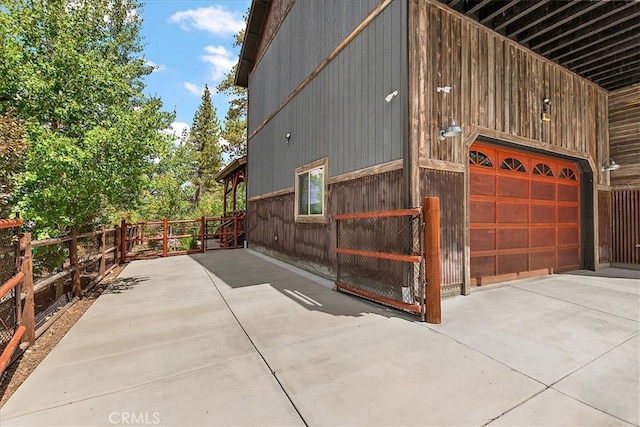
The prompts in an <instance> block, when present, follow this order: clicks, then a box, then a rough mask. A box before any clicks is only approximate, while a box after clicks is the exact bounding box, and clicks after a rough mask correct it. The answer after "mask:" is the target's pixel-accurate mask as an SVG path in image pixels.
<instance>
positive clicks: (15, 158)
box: [0, 110, 27, 219]
mask: <svg viewBox="0 0 640 427" xmlns="http://www.w3.org/2000/svg"><path fill="white" fill-rule="evenodd" d="M26 148H27V145H26V142H25V140H24V129H23V125H22V122H20V121H19V120H17V119H16V118H15V117H14V115H13V111H11V110H10V111H8V112H7V113H6V114H5V115H3V116H0V219H2V218H7V217H8V216H9V214H10V213H11V208H12V204H11V202H12V194H13V190H14V187H15V182H16V175H17V174H18V172H20V171H21V170H22V165H23V161H24V151H25V150H26Z"/></svg>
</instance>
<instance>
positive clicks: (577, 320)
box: [429, 276, 639, 385]
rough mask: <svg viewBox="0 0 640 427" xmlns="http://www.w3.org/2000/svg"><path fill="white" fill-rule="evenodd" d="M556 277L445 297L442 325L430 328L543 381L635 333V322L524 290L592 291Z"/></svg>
mask: <svg viewBox="0 0 640 427" xmlns="http://www.w3.org/2000/svg"><path fill="white" fill-rule="evenodd" d="M557 279H558V276H548V277H545V278H536V279H528V280H524V281H518V282H515V283H514V284H513V285H512V286H502V287H497V288H490V289H487V290H481V291H476V292H473V293H472V294H471V295H470V296H468V297H465V298H454V299H450V300H446V301H444V302H443V308H442V311H443V313H444V315H443V320H442V324H441V325H429V327H430V328H432V329H433V330H436V331H439V332H441V333H443V334H445V335H447V336H449V337H451V338H453V339H455V340H457V341H459V342H461V343H464V344H465V345H468V346H470V347H472V348H474V349H476V350H478V351H480V352H482V353H483V354H486V355H487V356H489V357H491V358H493V359H495V360H498V361H500V362H502V363H504V364H505V365H507V366H510V367H512V368H513V369H516V370H517V371H519V372H522V373H523V374H525V375H528V376H530V377H532V378H534V379H536V380H538V381H540V382H542V383H544V384H547V385H551V384H553V383H555V382H556V381H558V380H560V379H562V378H564V377H565V376H567V375H569V374H571V373H572V372H574V371H575V370H577V369H579V368H581V367H582V366H584V365H585V364H587V363H589V362H591V361H592V360H594V359H595V358H597V357H599V356H600V355H602V354H603V353H605V352H607V351H608V350H610V349H611V348H613V347H616V346H618V345H620V344H621V343H623V342H625V341H627V340H628V339H629V338H631V337H633V336H635V335H637V334H638V331H639V325H638V322H637V321H632V320H628V319H627V318H624V317H620V316H617V315H613V314H609V313H605V312H602V311H599V310H594V309H590V308H589V307H584V306H581V305H579V304H575V303H573V302H567V301H564V300H562V299H558V298H556V297H549V296H546V295H543V294H541V293H537V292H532V291H529V290H528V289H529V287H531V288H532V289H538V288H540V289H545V288H546V286H547V285H548V286H555V285H553V284H557V286H564V287H567V288H569V290H567V291H564V292H575V293H576V294H578V293H579V292H590V291H592V290H593V289H594V287H591V288H589V287H581V285H582V284H581V283H579V282H577V283H575V282H571V283H566V282H565V281H564V279H562V281H560V282H558V281H557ZM551 283H553V284H551ZM523 288H524V289H523ZM597 293H600V292H599V289H598V292H597ZM612 294H613V299H617V293H616V292H615V291H613V292H612ZM607 295H608V294H607ZM601 297H603V295H602V294H601ZM583 299H585V298H584V297H583ZM636 310H638V309H637V308H636Z"/></svg>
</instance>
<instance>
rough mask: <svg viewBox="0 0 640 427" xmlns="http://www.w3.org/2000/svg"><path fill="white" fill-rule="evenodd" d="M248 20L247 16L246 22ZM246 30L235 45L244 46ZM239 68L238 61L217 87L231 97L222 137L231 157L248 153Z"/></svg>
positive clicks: (243, 94) (238, 156) (237, 38)
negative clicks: (237, 80) (237, 82)
mask: <svg viewBox="0 0 640 427" xmlns="http://www.w3.org/2000/svg"><path fill="white" fill-rule="evenodd" d="M246 20H247V17H246V16H245V22H246ZM244 32H245V30H244V29H243V30H241V31H240V32H239V33H238V34H236V36H235V41H234V46H242V42H243V41H244ZM237 69H238V64H237V63H236V65H234V66H233V68H232V69H231V70H230V71H229V72H228V73H227V74H226V75H225V78H224V80H222V82H220V84H218V87H217V88H216V89H217V91H218V93H223V94H225V95H227V96H228V97H229V99H230V101H229V110H228V111H227V114H226V116H225V124H224V129H223V131H222V137H223V138H224V139H225V140H226V141H227V142H228V145H225V147H224V149H225V152H226V153H227V154H229V156H230V157H231V159H237V158H240V157H243V156H246V155H247V90H246V89H245V88H243V87H240V86H236V85H235V83H234V82H235V76H236V71H237Z"/></svg>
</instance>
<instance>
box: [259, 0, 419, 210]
mask: <svg viewBox="0 0 640 427" xmlns="http://www.w3.org/2000/svg"><path fill="white" fill-rule="evenodd" d="M301 3H302V2H301ZM304 3H305V4H304V5H305V7H306V8H310V9H313V10H316V11H318V13H320V15H321V16H323V17H325V18H323V20H326V19H329V18H326V16H329V15H330V12H331V13H333V14H334V15H335V19H336V20H337V21H340V19H341V17H340V16H341V15H342V14H344V13H347V12H349V10H350V8H351V7H352V6H346V5H345V4H346V3H350V2H339V5H340V7H338V6H337V5H336V4H334V2H311V3H310V4H308V3H307V2H306V1H305V2H304ZM343 3H344V4H343ZM376 4H378V2H376ZM297 6H302V4H300V5H299V4H298V2H296V3H295V4H294V6H293V7H292V8H291V11H290V12H289V14H288V15H287V18H286V19H285V21H284V22H283V24H282V26H281V30H280V32H282V31H284V29H285V28H286V26H287V25H293V24H287V23H288V21H289V20H294V19H296V16H298V15H297V14H296V13H298V14H302V12H296V7H297ZM324 9H326V10H324ZM357 12H358V13H356V12H350V13H355V14H356V15H357V16H358V17H359V18H360V17H361V12H360V9H358V10H357ZM304 16H307V13H305V14H304ZM345 19H346V18H345ZM347 22H349V25H353V26H357V24H358V23H357V22H356V23H355V24H353V22H355V21H353V19H347ZM405 22H406V3H405V2H401V1H394V2H391V3H390V4H389V5H388V6H386V7H384V8H383V9H382V10H381V11H380V13H379V14H378V15H377V16H375V18H374V19H373V20H372V21H371V22H370V23H369V24H368V25H367V26H365V27H364V28H363V29H362V31H361V32H359V33H358V34H357V35H355V37H354V38H353V39H352V40H351V41H350V43H348V44H346V45H345V46H344V48H343V49H342V50H341V51H340V52H339V53H338V54H337V56H335V58H333V60H331V61H329V62H328V63H327V64H326V66H325V67H324V68H322V69H321V70H320V71H319V73H318V74H317V75H315V76H314V78H312V79H310V80H309V81H308V83H307V84H305V85H304V87H302V88H300V89H299V91H298V92H296V93H295V96H293V97H292V98H291V99H290V101H289V102H287V103H286V104H285V105H284V106H283V107H282V108H281V109H276V110H274V111H271V110H270V109H272V108H276V107H277V105H278V102H280V101H281V100H282V99H285V98H287V97H288V96H289V95H290V93H289V91H291V90H294V89H295V88H294V87H293V86H286V85H285V86H286V87H285V86H283V84H281V83H278V80H279V79H281V76H280V73H281V71H282V70H281V67H280V66H282V65H284V64H290V65H291V66H292V67H295V63H296V62H298V61H299V60H301V59H300V58H298V56H297V55H298V54H296V55H293V56H291V57H290V58H289V59H287V60H284V59H283V58H279V59H277V60H272V57H273V56H276V57H278V56H279V55H280V54H281V50H280V49H277V48H275V47H274V43H276V42H277V41H278V39H279V37H280V32H278V34H277V35H276V36H275V38H274V40H273V42H272V43H271V45H270V47H269V48H268V49H267V51H266V52H265V54H264V57H263V58H262V60H261V61H260V64H259V66H258V67H257V69H256V70H255V71H254V72H253V74H252V78H251V80H250V84H249V86H250V88H249V90H250V98H249V111H250V123H251V127H252V128H253V129H258V130H257V131H256V132H255V133H254V134H253V135H252V134H251V132H249V150H248V153H249V160H248V164H249V168H250V169H249V170H250V175H251V178H250V179H249V182H248V197H249V198H252V197H256V196H261V195H264V194H268V193H273V192H277V191H282V190H284V189H288V188H292V187H294V184H295V169H296V168H297V167H300V166H303V165H305V164H308V163H310V162H313V161H315V160H318V159H321V158H324V157H327V158H328V165H327V169H328V176H329V177H331V176H335V175H340V174H344V173H348V172H353V171H357V170H360V169H364V168H367V167H370V166H374V165H378V164H384V163H387V162H390V161H393V160H398V159H401V158H402V149H403V143H402V138H403V128H402V126H403V120H402V104H401V103H402V102H403V100H406V99H407V98H406V96H407V88H406V86H404V87H403V86H402V85H401V83H402V81H403V80H402V76H403V73H406V63H407V61H406V58H407V57H406V55H407V49H406V31H405V30H404V28H405ZM338 27H340V28H342V27H344V28H347V26H346V25H338ZM351 29H353V28H351ZM289 31H292V30H289ZM303 32H311V31H309V30H305V31H303ZM320 33H322V31H320ZM293 34H294V33H287V36H286V38H285V39H283V42H284V41H291V42H295V40H296V39H297V37H293ZM341 34H342V32H341ZM303 39H304V41H305V45H303V46H302V47H300V48H299V50H300V52H299V54H300V55H302V58H303V57H304V55H303V52H306V51H314V50H317V49H318V47H317V44H318V43H320V44H321V45H322V44H323V43H324V42H321V40H323V36H322V34H318V35H317V37H315V38H314V37H304V38H303ZM334 42H335V40H334ZM340 42H341V41H340V40H339V41H337V42H335V45H334V46H333V48H336V47H337V46H338V45H339V44H340ZM296 43H297V42H296ZM275 46H277V44H276V45H275ZM296 49H298V48H296ZM325 50H331V49H325ZM268 64H272V67H273V68H270V67H269V66H268ZM275 64H280V66H276V65H275ZM309 69H312V67H309ZM307 71H308V70H307ZM290 77H291V76H290V75H289V77H288V78H290ZM306 77H307V76H304V77H301V78H302V79H304V78H306ZM272 86H273V87H272ZM394 90H397V91H398V95H397V96H396V97H395V98H394V99H392V101H391V102H386V101H385V97H386V96H387V95H388V94H389V93H390V92H393V91H394ZM269 97H274V100H273V101H267V100H266V98H269ZM261 103H264V105H269V108H265V107H264V106H263V105H262V104H261ZM256 111H263V112H262V113H256ZM274 112H275V115H273V116H272V117H271V118H270V119H269V120H267V121H266V122H265V123H264V124H262V125H261V126H262V127H260V126H258V127H257V128H256V125H255V122H256V120H258V119H257V118H256V117H259V116H260V115H263V114H267V115H270V114H273V113H274ZM254 113H255V114H257V116H254V115H253V114H254ZM287 133H290V134H291V137H290V139H289V142H288V143H287V141H286V139H285V135H286V134H287Z"/></svg>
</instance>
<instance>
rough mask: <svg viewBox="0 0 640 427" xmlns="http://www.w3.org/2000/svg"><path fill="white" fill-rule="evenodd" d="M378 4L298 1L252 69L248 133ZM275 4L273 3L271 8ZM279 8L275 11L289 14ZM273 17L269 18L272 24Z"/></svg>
mask: <svg viewBox="0 0 640 427" xmlns="http://www.w3.org/2000/svg"><path fill="white" fill-rule="evenodd" d="M378 2H379V0H353V1H343V0H323V1H316V0H297V1H295V2H294V3H293V6H292V7H291V8H290V10H289V11H288V13H287V15H286V17H285V18H284V21H283V22H282V23H281V24H279V26H278V28H277V29H278V32H277V33H276V34H275V35H274V36H273V37H272V39H271V41H270V43H269V45H268V46H266V51H265V52H264V55H262V56H261V57H259V62H258V63H257V64H256V65H255V67H254V69H253V71H252V73H251V76H250V79H249V91H250V93H251V99H250V108H249V128H248V131H249V134H251V132H252V131H253V130H254V129H255V128H256V127H257V126H259V125H260V124H261V123H262V122H263V120H264V119H265V118H266V117H267V116H268V115H269V114H270V113H271V112H272V111H274V110H275V109H276V108H277V107H278V106H279V105H280V104H281V103H282V102H283V101H284V100H285V99H286V98H287V96H288V95H289V94H290V93H291V92H293V90H294V89H295V88H296V87H297V86H298V85H299V84H300V83H301V82H302V81H303V80H305V79H306V78H307V76H309V74H311V72H312V71H313V70H314V69H315V68H316V67H317V66H318V65H319V64H320V63H321V62H322V61H323V60H324V59H325V58H326V57H327V56H328V55H329V54H330V53H331V52H332V51H333V50H334V49H335V48H336V46H338V45H339V44H340V42H341V41H342V40H344V39H345V38H346V37H347V35H349V33H350V32H351V31H353V29H354V28H355V27H356V26H357V25H358V24H359V23H360V22H361V21H362V20H363V19H364V17H365V16H367V14H368V13H369V12H370V11H371V10H372V9H373V8H374V7H375V5H376V4H377V3H378ZM274 7H276V6H271V9H273V8H274ZM280 7H283V6H280ZM280 7H277V9H276V10H275V11H274V14H276V13H277V14H283V13H284V12H285V11H281V10H280ZM269 13H271V11H270V12H269ZM270 19H271V18H268V19H267V23H268V24H269V21H270ZM278 19H281V18H280V17H279V16H276V17H273V20H274V21H277V20H278ZM271 25H274V24H271ZM389 34H390V33H389ZM265 36H266V35H265ZM265 38H266V37H265Z"/></svg>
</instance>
